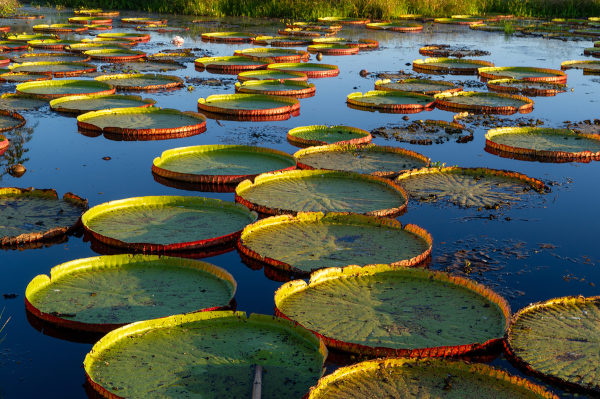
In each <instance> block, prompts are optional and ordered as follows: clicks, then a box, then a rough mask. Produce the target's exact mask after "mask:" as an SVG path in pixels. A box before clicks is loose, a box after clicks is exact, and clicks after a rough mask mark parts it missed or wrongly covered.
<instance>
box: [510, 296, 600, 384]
mask: <svg viewBox="0 0 600 399" xmlns="http://www.w3.org/2000/svg"><path fill="white" fill-rule="evenodd" d="M599 345H600V297H590V298H585V297H582V296H579V297H563V298H553V299H550V300H548V301H544V302H538V303H534V304H531V305H529V306H527V307H525V308H523V309H521V310H519V312H517V313H516V314H515V315H514V316H513V319H512V324H511V326H510V329H509V330H508V337H507V339H506V343H505V347H506V349H507V352H508V354H509V356H510V358H511V359H512V360H513V361H514V362H515V363H516V364H517V365H519V366H520V367H522V368H524V369H525V370H527V371H529V372H532V373H535V374H536V375H538V376H541V377H545V378H548V379H549V380H550V381H553V382H558V383H563V384H567V385H569V386H572V387H575V388H579V389H585V390H588V391H592V392H594V393H596V394H598V393H600V366H599V364H600V356H599V355H600V354H599V353H598V347H599Z"/></svg>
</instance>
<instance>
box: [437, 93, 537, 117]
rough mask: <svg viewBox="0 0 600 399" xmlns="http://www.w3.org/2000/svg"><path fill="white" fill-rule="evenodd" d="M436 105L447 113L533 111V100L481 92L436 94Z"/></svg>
mask: <svg viewBox="0 0 600 399" xmlns="http://www.w3.org/2000/svg"><path fill="white" fill-rule="evenodd" d="M435 105H436V107H438V108H441V109H443V110H446V111H456V110H467V111H474V112H484V113H494V114H514V113H515V112H521V113H527V112H531V111H532V110H533V100H531V99H529V98H527V97H523V96H519V95H511V94H503V93H485V92H479V91H460V92H457V93H440V94H436V95H435Z"/></svg>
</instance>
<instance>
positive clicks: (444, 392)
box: [308, 359, 558, 399]
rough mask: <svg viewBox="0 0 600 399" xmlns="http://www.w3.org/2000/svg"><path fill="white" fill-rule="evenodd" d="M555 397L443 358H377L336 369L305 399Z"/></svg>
mask: <svg viewBox="0 0 600 399" xmlns="http://www.w3.org/2000/svg"><path fill="white" fill-rule="evenodd" d="M416 392H418V395H419V396H420V397H427V398H459V397H462V398H464V397H481V398H498V399H516V398H521V399H558V396H556V395H554V394H552V393H551V392H549V391H547V390H546V389H545V388H543V387H541V386H539V385H535V384H533V383H531V382H530V381H528V380H526V379H524V378H520V377H515V376H513V375H510V374H508V373H506V372H505V371H502V370H499V369H495V368H492V367H490V366H488V365H486V364H469V363H464V362H459V361H450V360H445V359H443V360H442V359H427V360H421V359H379V360H371V361H365V362H362V363H358V364H354V365H352V366H347V367H343V368H340V369H338V370H336V371H335V372H334V373H332V374H330V375H328V376H326V377H324V378H322V379H320V380H319V384H318V385H317V386H315V387H313V388H311V391H310V393H309V395H308V399H344V398H353V399H368V398H375V397H378V398H383V397H386V398H390V399H392V398H393V399H400V398H409V397H411V396H413V397H414V395H415V393H416Z"/></svg>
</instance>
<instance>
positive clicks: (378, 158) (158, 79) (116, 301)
mask: <svg viewBox="0 0 600 399" xmlns="http://www.w3.org/2000/svg"><path fill="white" fill-rule="evenodd" d="M78 15H80V16H78V17H73V18H71V19H70V20H69V22H71V23H73V24H77V25H76V26H79V24H82V25H85V26H88V25H90V26H91V25H102V24H107V21H108V19H107V18H108V17H109V16H114V14H113V13H111V12H108V13H107V12H103V11H101V10H80V11H79V12H78ZM417 17H418V16H410V18H417ZM121 22H122V23H125V24H127V23H133V24H146V25H144V26H145V27H146V28H152V27H156V29H157V30H158V29H168V26H166V21H165V20H154V19H141V18H128V19H125V18H124V19H122V20H121ZM319 22H320V23H327V24H337V25H318V24H310V23H293V24H290V25H289V26H287V27H286V28H285V29H282V30H281V31H280V34H281V35H285V36H282V37H271V38H265V37H262V38H260V37H258V36H257V35H251V34H241V33H238V32H212V33H206V34H203V35H202V38H203V40H210V41H220V42H224V43H238V42H245V41H248V42H249V41H254V42H255V43H257V42H258V41H259V40H264V43H265V44H269V45H271V46H277V44H275V43H278V44H280V45H283V46H287V45H289V43H290V42H293V40H296V39H297V38H311V39H310V41H311V43H314V44H310V45H308V51H307V52H304V51H300V50H281V49H272V48H251V49H242V50H238V51H235V52H234V55H233V56H231V57H212V58H199V59H196V60H195V66H196V68H198V69H200V70H204V69H206V70H208V71H210V72H213V73H230V74H231V73H235V74H239V75H238V79H239V81H240V83H238V84H237V85H236V91H238V92H239V93H237V94H228V95H219V96H209V97H208V98H206V99H202V98H201V99H200V100H199V101H198V109H199V110H200V111H202V112H204V113H206V114H207V115H208V116H209V117H213V118H217V119H224V118H232V119H235V120H257V119H258V120H264V119H271V120H272V119H284V118H289V117H290V116H291V115H293V114H294V112H296V111H297V110H298V108H299V100H298V99H297V98H303V97H305V96H308V95H313V94H314V92H315V90H316V86H315V84H312V83H311V84H309V83H307V79H314V78H318V77H326V76H335V75H337V74H338V73H339V70H338V68H337V66H335V65H330V64H320V63H308V62H305V61H307V60H308V59H309V57H310V53H311V52H317V53H320V54H323V55H329V54H332V55H347V54H352V53H355V52H357V51H360V50H361V49H364V48H369V47H371V48H373V47H375V46H374V44H373V41H370V40H366V41H363V42H362V44H364V45H365V46H363V47H361V42H358V43H349V41H345V40H339V41H338V42H337V43H336V41H335V40H332V39H334V37H333V36H335V34H337V33H338V32H339V31H340V30H341V29H342V26H341V25H342V24H345V23H352V24H364V25H365V26H366V28H369V29H389V30H392V31H398V32H411V31H419V30H421V29H422V28H423V26H422V25H419V24H417V23H413V22H406V21H398V22H375V23H370V21H366V20H355V19H348V18H333V17H331V18H323V19H320V20H319ZM435 22H436V23H456V24H471V23H480V22H481V20H480V19H479V18H472V17H470V16H455V17H453V18H450V19H436V20H435ZM58 25H61V26H53V25H47V26H44V27H43V28H42V27H40V26H39V25H36V26H37V28H36V26H34V30H42V31H44V32H59V31H62V30H64V29H79V28H75V27H69V26H63V25H62V24H58ZM57 29H58V30H57ZM86 29H89V27H87V28H86ZM141 30H144V29H141ZM75 31H76V30H75ZM317 39H328V40H327V41H325V40H324V41H321V42H318V41H316V40H317ZM23 40H27V43H29V44H28V45H29V46H32V47H35V46H36V45H39V43H37V42H36V43H33V44H32V43H31V41H46V40H48V41H49V42H48V45H52V46H55V45H56V46H62V47H60V49H61V50H65V51H68V53H64V54H62V53H61V56H65V57H79V56H78V55H77V54H81V55H80V57H81V58H83V59H84V60H85V61H82V60H80V59H79V60H78V61H77V62H71V61H41V62H40V61H34V62H22V63H20V64H13V65H11V67H12V68H10V72H8V73H7V74H4V75H1V76H0V77H3V78H5V79H6V77H7V76H13V75H15V77H13V78H12V79H14V80H12V81H15V80H17V81H19V79H22V80H27V77H28V76H30V75H42V76H43V77H44V78H47V79H45V80H40V81H38V80H37V79H32V81H28V82H23V83H20V84H18V85H17V86H16V93H15V94H13V95H12V96H9V97H4V96H3V98H2V99H1V100H0V108H4V107H8V106H10V104H11V100H12V99H17V100H18V101H24V100H34V101H38V102H39V101H41V102H43V103H47V102H48V101H49V100H50V107H51V108H52V109H53V110H54V111H57V112H62V113H65V114H70V115H78V116H77V126H78V128H79V129H80V131H81V132H82V133H84V134H88V135H100V134H104V135H105V136H106V137H108V138H110V137H119V138H120V139H123V138H125V139H132V140H140V139H162V138H173V137H185V136H189V135H193V134H198V133H201V132H203V131H204V130H205V129H206V117H205V115H203V114H200V113H196V112H181V111H178V110H172V109H160V108H156V107H153V105H154V100H152V99H144V98H142V97H139V96H131V95H120V94H115V91H116V90H123V91H132V90H138V91H150V90H167V89H174V88H178V87H182V85H183V83H182V81H181V79H179V78H177V77H173V76H169V75H164V74H113V75H102V76H98V77H96V78H95V79H94V80H84V79H68V80H60V81H58V80H57V81H54V80H52V77H57V76H69V75H65V74H67V73H69V74H82V75H83V74H85V73H89V72H90V71H91V70H92V69H93V70H94V71H96V67H95V66H93V65H91V64H86V63H87V62H88V61H89V60H91V59H93V60H95V61H100V62H111V63H112V62H131V61H134V62H137V61H136V60H138V59H141V58H145V57H146V54H145V53H142V52H134V51H132V50H129V49H128V47H130V46H133V45H135V43H138V42H140V41H146V40H150V35H149V34H146V33H119V34H98V35H97V37H96V38H95V39H92V40H91V41H88V42H83V41H81V42H80V43H79V42H78V43H57V41H59V40H60V39H58V38H56V37H52V38H40V37H39V36H36V35H35V34H34V35H30V34H23V35H10V36H8V37H7V41H8V42H10V43H22V42H23ZM294 43H296V42H294ZM305 43H308V42H305ZM294 45H297V44H294ZM125 46H128V47H125ZM311 46H316V47H312V49H311ZM433 47H436V48H433ZM3 49H4V51H10V50H12V49H13V47H11V46H10V45H6V47H4V48H3ZM53 49H58V47H54V48H53ZM347 49H358V50H356V51H355V50H351V51H347ZM438 50H439V51H453V50H452V49H449V48H448V47H447V46H428V48H427V49H421V52H422V53H426V54H432V53H431V52H432V51H438ZM140 53H141V54H140ZM34 54H35V53H34ZM448 54H450V53H448ZM440 55H441V54H440ZM454 55H455V56H456V53H455V54H454ZM470 55H483V54H481V53H471V54H470ZM466 56H469V54H467V55H464V54H463V55H462V56H461V57H455V58H429V59H425V60H416V61H415V62H414V63H413V67H414V69H415V70H419V71H421V72H423V73H427V74H429V73H431V74H435V73H449V72H450V73H451V72H457V73H468V74H478V75H479V76H480V77H481V78H482V79H488V80H491V81H490V82H488V84H489V83H492V82H495V83H493V84H491V85H490V86H488V87H489V88H490V89H491V90H493V89H494V85H495V87H509V88H511V90H517V91H520V90H522V88H529V89H531V87H535V90H542V89H540V87H541V86H536V84H538V83H539V82H543V83H545V84H554V85H560V84H564V83H565V82H566V75H565V73H564V72H562V71H558V70H547V69H539V68H530V67H495V66H493V65H491V64H490V63H488V62H486V61H481V60H468V59H465V57H466ZM27 57H29V55H27ZM32 57H38V59H40V58H43V57H44V56H43V55H40V54H37V55H33V56H32ZM51 57H53V56H51ZM51 57H50V58H51ZM24 58H26V57H24ZM150 58H151V57H150ZM69 59H70V58H69ZM303 61H304V62H303ZM143 62H153V61H151V60H150V61H143ZM31 64H35V65H31ZM72 64H77V65H72ZM87 65H90V66H87ZM16 75H18V76H20V77H19V78H17V77H16ZM22 76H24V77H22ZM70 76H73V75H70ZM497 79H500V80H510V79H518V80H517V81H516V82H515V81H512V80H511V81H510V82H504V81H503V82H497V81H496V80H497ZM7 81H9V80H8V79H7ZM375 88H376V90H374V91H372V92H369V93H365V94H362V93H353V94H351V95H349V96H348V98H347V103H348V105H351V106H353V107H358V108H359V109H368V110H373V109H379V110H382V111H385V112H401V113H407V112H420V111H422V110H424V109H427V108H431V107H432V106H434V104H435V106H438V107H440V108H442V109H448V110H451V111H454V110H470V111H474V112H484V113H512V112H517V111H521V112H523V111H530V110H531V109H532V104H533V101H532V100H530V99H528V98H526V97H522V96H515V95H509V94H495V93H482V92H464V91H462V88H461V87H458V86H455V85H453V84H451V83H448V82H444V81H432V80H423V79H421V80H415V79H412V80H404V81H398V82H392V81H378V82H376V83H375ZM546 88H547V87H546ZM497 90H500V91H509V92H510V91H511V90H508V89H497ZM535 90H534V91H529V92H528V94H529V95H536V94H535V93H536V92H535ZM553 90H556V91H557V92H558V91H559V90H558V89H557V87H554V88H553ZM532 93H534V94H532ZM432 94H435V97H431V95H432ZM544 94H548V93H547V92H544ZM15 101H16V100H15ZM455 119H456V122H453V123H448V122H443V121H425V122H423V123H422V124H421V125H419V126H412V127H411V128H410V129H409V132H408V133H407V135H405V137H410V135H411V134H416V133H417V132H418V133H419V135H420V136H423V137H427V136H428V135H430V134H433V135H435V134H436V133H437V132H439V131H440V130H443V131H446V130H448V129H450V130H453V131H459V132H460V131H462V130H464V126H462V125H461V124H460V123H459V122H460V117H457V118H455ZM0 122H1V123H2V127H4V126H6V128H7V129H12V128H15V127H17V126H19V124H23V123H24V118H23V117H22V116H20V115H19V114H17V113H15V112H13V111H2V112H1V113H0ZM396 133H397V132H391V133H389V134H392V135H395V134H396ZM374 134H375V133H374ZM378 134H382V133H378ZM386 134H388V133H386ZM287 139H288V140H289V142H290V143H292V144H294V145H296V146H298V147H303V148H302V149H300V150H299V151H298V152H296V153H295V154H294V155H293V156H292V155H290V154H287V153H284V152H281V151H276V150H273V149H269V148H263V147H255V146H242V145H203V146H194V147H184V148H174V149H171V150H168V151H165V152H163V153H162V154H161V155H160V156H159V157H157V158H155V159H154V161H153V162H152V165H151V169H152V173H153V175H154V178H155V179H156V180H157V181H158V182H160V183H163V184H166V185H169V186H173V187H178V188H182V189H187V190H195V191H226V192H235V203H233V202H227V201H221V200H216V199H210V198H204V197H199V196H192V197H190V196H147V197H135V198H126V199H121V200H115V201H110V202H107V203H103V204H99V205H96V206H94V207H92V208H91V209H87V201H85V200H84V199H81V198H79V197H77V196H76V195H74V194H71V193H67V194H65V196H64V197H63V198H62V200H61V199H59V198H58V196H57V193H56V192H54V191H52V190H35V189H17V188H2V189H0V206H2V209H3V217H5V216H6V217H5V219H6V223H5V225H3V226H2V227H1V228H0V232H1V233H2V234H1V235H2V236H3V238H2V241H1V242H0V245H1V246H7V247H9V246H21V247H23V246H24V245H30V244H32V243H35V242H46V241H51V240H54V239H59V238H60V237H64V236H65V235H66V234H68V233H69V232H71V231H73V230H74V229H76V228H77V227H78V225H79V224H80V223H81V224H82V225H83V229H84V231H85V234H86V236H87V237H88V238H89V239H90V240H91V241H92V247H93V248H95V249H96V248H100V249H99V250H98V251H99V252H104V253H106V255H103V256H98V257H93V258H87V259H77V260H73V261H70V262H67V263H63V264H61V265H58V266H56V267H54V268H52V270H51V273H50V276H46V275H40V276H37V277H35V278H34V279H33V280H32V281H31V282H30V283H29V285H28V286H27V289H26V300H25V303H26V308H27V310H28V312H29V314H30V315H31V316H33V320H35V322H38V323H42V324H44V325H49V326H53V327H55V328H58V329H68V330H74V331H83V332H90V333H96V334H100V335H99V336H101V335H102V334H106V335H103V336H102V338H100V339H99V340H98V341H97V342H96V344H95V345H94V347H93V349H92V350H91V352H90V353H88V355H87V356H86V358H85V361H84V367H85V370H86V374H87V378H88V384H89V385H90V386H91V388H93V389H94V390H95V391H96V392H98V393H99V394H100V395H102V396H105V397H123V398H124V397H189V396H191V395H196V394H201V395H203V396H206V397H250V396H251V394H252V392H253V386H254V387H255V386H256V381H257V380H261V383H259V384H258V385H259V386H260V387H261V390H262V396H263V397H282V396H290V397H301V396H302V395H305V394H307V392H308V394H307V395H308V397H309V398H346V397H357V398H361V397H364V398H367V397H385V396H386V395H387V396H389V397H405V396H406V395H408V394H412V393H414V392H415V391H417V390H418V392H421V393H422V395H423V396H425V395H430V396H432V397H440V396H444V395H445V394H446V393H448V392H453V393H457V394H458V395H459V396H461V397H464V396H467V395H469V394H471V395H477V396H479V397H498V398H500V397H507V398H508V397H532V398H533V397H536V398H555V397H556V396H555V395H554V394H552V393H551V392H549V391H548V390H547V389H545V388H543V387H541V386H539V385H536V384H533V383H532V382H529V381H527V380H525V379H521V378H518V377H515V376H511V375H509V374H508V373H505V372H504V371H500V370H496V369H494V368H492V367H489V366H487V365H483V364H476V363H475V364H470V363H466V362H463V361H460V360H447V359H441V358H450V357H461V356H463V357H464V356H479V355H485V354H487V353H488V352H489V351H492V350H494V349H499V348H500V347H502V346H503V347H504V350H505V353H506V354H507V355H508V356H509V357H510V358H511V359H512V360H513V361H514V362H515V364H517V365H519V366H520V367H522V368H523V369H525V370H527V371H529V372H532V373H535V374H537V375H539V376H542V377H545V378H548V379H549V380H550V381H551V382H560V383H563V384H567V385H569V386H571V387H575V388H578V389H583V390H588V391H592V392H596V393H597V392H600V385H599V383H598V380H599V372H598V368H597V364H598V360H599V359H598V353H597V352H598V351H597V349H598V338H599V337H600V330H599V326H600V323H599V320H600V298H599V297H594V298H582V297H569V298H557V299H552V300H549V301H546V302H543V303H538V304H533V305H530V306H528V307H526V308H524V309H521V310H520V311H519V312H517V313H516V314H514V315H512V316H511V311H510V307H509V305H508V303H507V301H506V300H505V299H504V298H502V297H501V296H499V295H498V294H497V293H495V292H493V291H492V290H491V289H489V288H488V287H485V286H483V285H481V284H478V283H476V282H474V281H472V280H469V279H466V278H462V277H458V276H454V275H451V274H449V273H444V272H434V271H429V270H426V269H424V268H419V267H417V266H423V265H426V264H427V262H428V260H429V257H430V255H431V250H432V245H433V238H432V237H431V235H430V234H429V233H428V232H427V231H426V230H425V229H423V228H421V227H419V226H417V225H414V224H408V225H403V224H401V223H400V222H398V221H397V220H396V219H394V218H395V217H397V216H399V215H401V214H402V213H404V212H406V210H407V203H408V201H409V198H411V199H413V200H417V201H437V202H446V203H450V204H454V205H457V206H459V207H476V208H489V209H493V208H497V207H500V206H508V205H511V204H516V203H518V202H525V201H526V200H527V199H530V198H538V197H539V196H540V195H542V194H543V193H544V192H546V191H547V190H548V188H547V187H546V185H545V184H544V183H543V182H542V181H540V180H537V179H534V178H531V177H528V176H525V175H523V174H521V173H518V172H512V171H504V170H494V169H488V168H461V167H438V166H434V165H432V164H431V162H430V159H429V158H427V157H425V156H423V155H422V154H419V153H416V152H414V151H409V150H406V149H402V148H397V147H386V146H378V145H374V144H371V139H372V134H371V133H369V132H367V131H364V130H362V129H358V128H355V127H349V126H301V127H297V128H294V129H291V130H290V131H289V132H288V134H287ZM419 140H420V139H419ZM419 140H417V141H416V142H417V143H420V144H430V143H431V142H432V141H431V140H430V141H429V142H425V141H427V140H422V141H423V142H419ZM407 141H410V140H407ZM3 143H5V140H2V137H1V136H0V151H2V149H3V146H4V147H5V146H6V145H8V143H6V144H3ZM486 150H488V151H490V152H493V153H497V154H499V155H502V156H510V157H515V158H523V159H536V160H540V159H542V160H547V161H554V162H558V161H573V160H577V161H589V160H592V159H596V158H598V157H600V140H599V139H598V137H597V135H593V134H585V133H583V134H582V133H577V132H575V131H572V130H570V129H542V128H523V127H508V128H498V129H492V130H490V131H488V133H487V135H486ZM534 200H535V199H534ZM42 214H47V215H46V216H47V217H44V218H41V217H40V216H42ZM259 217H260V220H259ZM40 220H41V222H40ZM3 223H4V222H3ZM40 223H41V224H40ZM94 246H95V247H94ZM233 246H235V247H236V248H237V250H238V252H239V253H240V255H241V257H242V259H243V260H244V262H246V263H247V264H248V265H249V266H250V267H254V266H255V267H257V268H258V267H265V270H266V268H269V269H270V270H272V271H274V272H273V274H272V275H273V276H276V278H277V279H279V280H281V281H283V282H284V283H283V284H282V285H281V286H280V287H279V289H278V290H277V291H276V292H275V293H274V299H275V305H276V309H275V314H276V316H277V317H273V316H266V315H250V316H249V317H247V316H246V315H245V314H244V313H242V312H234V311H233V309H235V300H234V297H235V292H236V287H237V283H236V281H235V279H234V278H233V276H231V275H230V274H229V273H228V272H227V271H226V270H224V269H222V268H219V267H217V266H215V265H211V264H209V263H206V262H201V261H198V260H193V259H186V258H194V257H204V256H209V255H210V254H216V253H220V252H222V251H226V250H229V249H231V248H232V247H233ZM158 255H160V256H158ZM165 255H166V256H165ZM175 255H176V256H175ZM294 278H298V279H295V280H293V281H290V280H292V279H294ZM303 278H309V281H308V282H307V281H305V280H304V279H303ZM97 338H98V336H96V337H95V339H97ZM95 339H94V340H95ZM328 350H329V351H330V352H329V354H330V355H332V357H334V356H336V355H340V356H343V357H344V358H345V359H348V356H349V355H352V356H358V357H360V358H381V359H377V360H369V361H366V362H362V363H357V364H354V365H351V366H348V367H344V368H340V369H339V370H338V371H336V372H335V373H333V374H330V375H328V376H325V377H322V375H323V371H324V370H323V365H324V362H325V359H326V358H327V356H328ZM383 358H385V359H383ZM132 369H135V374H132V373H131V370H132ZM262 370H264V371H265V374H264V375H262V374H261V372H262ZM321 377H322V378H321ZM311 386H312V387H313V388H310V387H311ZM309 389H310V391H309ZM254 390H256V388H254Z"/></svg>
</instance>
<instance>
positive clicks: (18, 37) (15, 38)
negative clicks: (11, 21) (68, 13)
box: [6, 33, 58, 42]
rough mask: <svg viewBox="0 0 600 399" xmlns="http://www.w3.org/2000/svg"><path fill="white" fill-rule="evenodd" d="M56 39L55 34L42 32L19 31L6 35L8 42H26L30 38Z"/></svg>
mask: <svg viewBox="0 0 600 399" xmlns="http://www.w3.org/2000/svg"><path fill="white" fill-rule="evenodd" d="M47 39H58V36H57V35H45V34H43V33H19V34H13V35H7V36H6V40H7V41H9V42H28V41H30V40H47Z"/></svg>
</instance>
